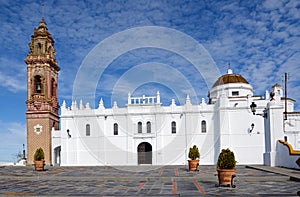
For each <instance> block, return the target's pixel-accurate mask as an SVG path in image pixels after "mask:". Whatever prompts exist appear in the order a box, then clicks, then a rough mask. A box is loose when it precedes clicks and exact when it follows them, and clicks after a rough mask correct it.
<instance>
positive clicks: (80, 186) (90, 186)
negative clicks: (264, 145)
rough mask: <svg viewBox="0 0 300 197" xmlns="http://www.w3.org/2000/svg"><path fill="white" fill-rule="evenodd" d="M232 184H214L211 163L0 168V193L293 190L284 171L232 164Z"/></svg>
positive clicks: (269, 192)
mask: <svg viewBox="0 0 300 197" xmlns="http://www.w3.org/2000/svg"><path fill="white" fill-rule="evenodd" d="M236 174H237V177H236V178H235V185H236V188H230V187H216V186H215V185H216V184H217V183H218V178H217V176H216V170H215V166H201V165H200V166H199V171H196V172H193V171H188V170H187V167H186V166H131V167H130V166H126V167H122V166H119V167H107V166H105V167H47V169H46V171H43V172H36V171H34V170H33V167H32V166H25V167H16V166H7V167H1V168H0V195H2V196H11V195H18V196H32V195H34V196H42V195H46V196H202V195H206V196H298V195H297V192H298V191H300V182H296V181H291V180H290V179H289V176H286V175H282V174H278V173H274V172H266V171H262V170H257V169H254V168H246V167H245V166H237V173H236Z"/></svg>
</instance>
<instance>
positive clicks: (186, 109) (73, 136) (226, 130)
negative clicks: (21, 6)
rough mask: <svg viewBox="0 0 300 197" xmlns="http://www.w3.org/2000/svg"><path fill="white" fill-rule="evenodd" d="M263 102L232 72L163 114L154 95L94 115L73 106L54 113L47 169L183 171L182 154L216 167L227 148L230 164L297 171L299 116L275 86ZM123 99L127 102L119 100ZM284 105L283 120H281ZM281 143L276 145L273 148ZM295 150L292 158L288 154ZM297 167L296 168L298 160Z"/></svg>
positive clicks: (92, 111) (85, 106)
mask: <svg viewBox="0 0 300 197" xmlns="http://www.w3.org/2000/svg"><path fill="white" fill-rule="evenodd" d="M271 92H272V93H273V94H271V96H270V94H269V92H268V91H266V93H265V95H264V96H263V97H262V96H253V87H252V86H251V85H250V84H249V83H248V82H247V80H246V79H245V78H243V77H242V76H241V75H239V74H234V73H233V72H232V70H231V69H229V70H228V73H227V74H225V75H223V76H221V77H219V79H217V80H216V82H215V83H214V85H213V87H212V88H211V90H210V91H209V102H208V103H206V102H205V100H204V99H202V102H201V103H199V104H197V105H192V104H191V100H190V98H189V96H188V95H187V97H186V101H185V104H184V105H181V106H178V105H176V103H175V100H174V99H172V102H171V104H170V105H169V106H164V105H162V103H161V97H160V93H159V92H157V94H156V95H149V96H148V95H140V96H132V95H131V94H130V93H129V94H128V98H127V100H128V102H127V105H126V107H119V106H117V103H116V102H115V103H114V106H113V107H112V108H105V107H104V103H103V101H102V99H101V100H100V102H99V106H98V108H96V109H91V107H90V106H89V103H86V104H84V103H83V102H82V101H78V102H77V101H73V102H72V105H71V106H67V105H66V103H65V102H64V103H63V104H62V106H61V115H60V119H61V129H60V130H54V129H53V130H52V151H53V153H52V155H53V161H52V162H53V165H57V164H59V165H61V166H90V165H92V166H101V165H110V166H113V165H116V166H118V165H141V164H152V165H166V164H167V165H185V164H187V160H188V156H187V155H188V150H189V147H191V146H193V145H194V144H195V145H197V146H198V147H199V150H200V154H201V156H200V165H201V164H202V165H215V164H216V162H217V157H218V154H219V152H220V150H221V149H222V148H227V147H229V148H230V149H232V150H233V151H234V153H235V155H236V160H237V164H264V165H270V166H286V167H292V168H299V165H297V163H296V162H297V160H298V159H299V151H298V152H297V151H295V150H296V149H298V150H299V149H300V114H299V113H297V112H294V102H295V101H294V100H292V99H289V98H287V99H285V98H284V97H283V88H282V86H281V85H279V84H275V85H274V86H273V87H272V89H271ZM124 99H126V98H124ZM285 101H286V102H287V103H286V106H287V111H288V113H287V120H285V117H284V111H285ZM279 140H281V141H279ZM294 149H295V150H294ZM298 163H299V160H298Z"/></svg>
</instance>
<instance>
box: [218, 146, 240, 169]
mask: <svg viewBox="0 0 300 197" xmlns="http://www.w3.org/2000/svg"><path fill="white" fill-rule="evenodd" d="M235 165H236V161H235V157H234V153H233V152H232V151H231V150H230V149H229V148H227V149H222V151H221V153H220V154H219V158H218V162H217V168H218V169H233V168H235Z"/></svg>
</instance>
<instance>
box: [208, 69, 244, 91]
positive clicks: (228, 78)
mask: <svg viewBox="0 0 300 197" xmlns="http://www.w3.org/2000/svg"><path fill="white" fill-rule="evenodd" d="M228 83H245V84H249V82H248V81H247V80H246V79H245V78H244V77H243V76H242V75H240V74H233V73H232V70H231V69H228V71H227V74H226V75H223V76H221V77H219V79H218V80H217V81H216V82H215V83H214V85H213V88H214V87H216V86H219V85H223V84H228Z"/></svg>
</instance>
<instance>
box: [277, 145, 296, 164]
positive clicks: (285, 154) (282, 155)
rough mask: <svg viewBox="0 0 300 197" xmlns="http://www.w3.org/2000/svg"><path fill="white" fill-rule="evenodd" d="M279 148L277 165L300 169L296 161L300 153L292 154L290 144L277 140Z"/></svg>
mask: <svg viewBox="0 0 300 197" xmlns="http://www.w3.org/2000/svg"><path fill="white" fill-rule="evenodd" d="M277 148H278V149H277V150H278V155H277V156H276V160H277V162H276V164H277V166H282V167H286V168H294V169H300V167H299V166H298V165H297V163H296V161H297V160H298V159H299V158H300V155H291V154H290V151H289V148H288V146H287V145H284V144H282V143H280V142H279V141H278V142H277Z"/></svg>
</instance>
